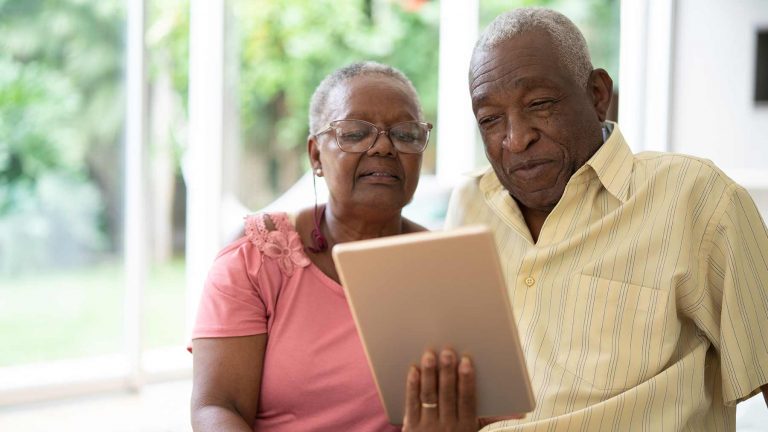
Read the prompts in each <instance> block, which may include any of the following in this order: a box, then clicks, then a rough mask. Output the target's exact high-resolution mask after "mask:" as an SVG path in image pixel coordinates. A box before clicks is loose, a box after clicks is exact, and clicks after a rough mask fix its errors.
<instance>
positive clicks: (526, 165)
mask: <svg viewBox="0 0 768 432" xmlns="http://www.w3.org/2000/svg"><path fill="white" fill-rule="evenodd" d="M551 162H552V161H551V160H548V159H534V160H529V161H524V162H518V163H516V164H514V165H512V167H511V168H510V169H509V172H510V173H515V172H517V171H529V170H532V169H534V168H536V167H539V166H542V165H546V164H548V163H551Z"/></svg>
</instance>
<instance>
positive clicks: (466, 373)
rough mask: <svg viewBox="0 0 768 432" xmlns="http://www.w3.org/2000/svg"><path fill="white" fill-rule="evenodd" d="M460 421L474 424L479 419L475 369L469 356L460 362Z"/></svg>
mask: <svg viewBox="0 0 768 432" xmlns="http://www.w3.org/2000/svg"><path fill="white" fill-rule="evenodd" d="M458 406H459V412H458V414H459V420H467V421H472V422H474V421H475V419H476V418H477V397H476V394H475V368H474V367H473V366H472V361H471V360H470V359H469V357H467V356H462V357H461V361H460V362H459V401H458Z"/></svg>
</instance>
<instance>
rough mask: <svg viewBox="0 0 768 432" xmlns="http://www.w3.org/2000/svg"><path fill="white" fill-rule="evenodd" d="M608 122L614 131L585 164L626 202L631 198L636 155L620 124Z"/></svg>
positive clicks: (618, 197) (614, 193)
mask: <svg viewBox="0 0 768 432" xmlns="http://www.w3.org/2000/svg"><path fill="white" fill-rule="evenodd" d="M607 123H609V127H611V126H612V127H613V131H612V132H611V134H610V136H608V139H607V140H606V141H605V142H604V143H603V145H602V146H600V148H599V149H598V150H597V151H596V152H595V154H593V155H592V157H591V158H590V159H589V160H588V161H587V163H586V164H585V165H587V166H590V167H591V168H592V169H593V170H594V171H595V174H597V177H598V178H599V179H600V182H601V183H602V184H603V186H604V187H605V189H607V190H608V192H610V193H611V195H613V196H614V197H616V198H617V199H619V200H620V201H621V202H626V201H627V199H629V181H630V178H631V177H632V167H633V164H634V155H633V154H632V150H631V149H630V148H629V145H627V142H626V141H625V140H624V136H623V135H622V134H621V131H620V130H619V126H618V125H617V124H616V123H611V122H607ZM577 174H578V172H577ZM574 177H576V175H574Z"/></svg>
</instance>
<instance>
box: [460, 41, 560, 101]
mask: <svg viewBox="0 0 768 432" xmlns="http://www.w3.org/2000/svg"><path fill="white" fill-rule="evenodd" d="M570 80H571V77H570V73H569V72H568V69H567V67H566V65H565V62H564V61H562V59H561V58H560V56H559V55H558V52H557V51H556V49H555V47H554V45H553V44H552V43H551V40H550V38H549V36H548V34H546V33H543V34H542V33H539V32H531V33H525V34H522V35H519V36H515V37H513V38H512V39H510V40H508V41H505V42H503V43H501V44H499V45H496V46H493V47H489V48H484V49H482V50H478V51H476V52H475V53H474V55H473V56H472V61H471V63H470V68H469V91H470V94H471V95H472V97H473V100H474V99H475V98H476V97H479V96H480V95H481V94H483V93H486V92H488V91H492V90H493V89H497V90H498V89H506V90H515V89H522V90H525V89H531V88H536V87H560V86H563V85H567V84H568V83H569V81H570Z"/></svg>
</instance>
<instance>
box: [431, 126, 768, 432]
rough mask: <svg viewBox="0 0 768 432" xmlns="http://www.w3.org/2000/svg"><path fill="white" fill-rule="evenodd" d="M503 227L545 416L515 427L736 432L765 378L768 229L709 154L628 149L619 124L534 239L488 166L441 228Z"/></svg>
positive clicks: (512, 425)
mask: <svg viewBox="0 0 768 432" xmlns="http://www.w3.org/2000/svg"><path fill="white" fill-rule="evenodd" d="M468 224H485V225H488V226H489V227H491V229H492V230H493V231H494V233H495V237H496V243H497V246H498V250H499V254H500V257H501V261H502V267H503V268H504V272H505V276H506V278H507V284H508V289H509V297H510V300H511V302H512V309H513V311H514V313H515V317H516V319H517V322H518V328H519V332H520V338H521V341H522V344H523V347H524V349H525V355H526V360H527V363H528V369H529V373H530V375H531V381H532V383H533V389H534V395H535V396H536V402H537V406H536V410H535V411H534V412H532V413H530V414H529V415H528V417H527V418H526V419H524V420H511V421H504V422H499V423H494V424H492V425H489V426H488V427H487V428H486V429H485V430H489V431H490V430H493V431H497V430H509V431H602V430H619V431H626V430H637V431H665V430H666V431H677V430H686V431H687V430H690V431H732V430H734V429H735V422H736V420H735V413H736V409H735V405H736V403H737V402H739V401H741V400H744V399H746V398H748V397H750V396H752V395H754V394H756V393H757V392H759V390H760V389H759V387H760V386H761V385H763V384H766V383H768V232H767V231H766V227H765V224H764V223H763V221H762V220H761V218H760V215H759V213H758V211H757V208H756V207H755V205H754V203H753V201H752V199H751V198H750V197H749V195H748V194H747V192H746V191H745V190H744V188H742V187H741V186H739V185H737V184H736V183H734V182H733V181H732V180H731V179H729V178H728V177H726V176H725V175H724V174H723V172H722V171H720V170H719V169H718V168H717V167H715V166H714V165H713V164H712V162H710V161H707V160H703V159H698V158H694V157H691V156H685V155H679V154H669V153H651V152H647V153H640V154H637V155H633V154H632V152H631V150H630V148H629V146H628V145H627V144H626V142H625V141H624V138H623V137H622V135H621V132H620V131H619V130H618V127H615V128H614V130H613V133H612V134H611V135H610V137H609V138H608V140H607V141H606V142H605V143H604V144H603V146H602V147H601V148H600V149H599V150H598V151H597V152H596V153H595V154H594V155H593V156H592V158H591V159H590V160H589V161H588V162H587V163H586V164H585V165H584V166H583V167H581V168H580V169H579V170H578V171H577V172H576V173H575V174H574V175H573V176H572V177H571V179H570V181H569V182H568V185H567V186H566V188H565V192H564V193H563V196H562V198H561V199H560V201H559V202H558V204H557V205H556V206H555V208H554V209H553V210H552V212H551V213H550V214H549V216H548V217H547V219H546V221H545V223H544V226H543V227H542V229H541V233H540V235H539V238H538V242H536V243H534V242H533V241H532V237H531V234H530V231H529V230H528V228H527V226H526V224H525V221H524V219H523V217H522V213H521V212H520V209H519V207H518V206H517V204H516V202H515V200H514V199H512V197H511V196H510V195H509V193H508V192H507V191H506V190H505V189H504V187H503V186H502V185H501V184H500V183H499V180H498V178H497V177H496V175H495V174H494V172H493V170H490V169H488V170H486V171H485V172H483V173H481V174H477V175H473V176H471V178H469V179H468V180H467V181H466V182H464V183H463V184H462V185H460V186H459V187H458V188H457V189H456V190H455V191H454V193H453V195H452V197H451V202H450V205H449V209H448V217H447V221H446V226H447V227H453V226H459V225H468Z"/></svg>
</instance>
